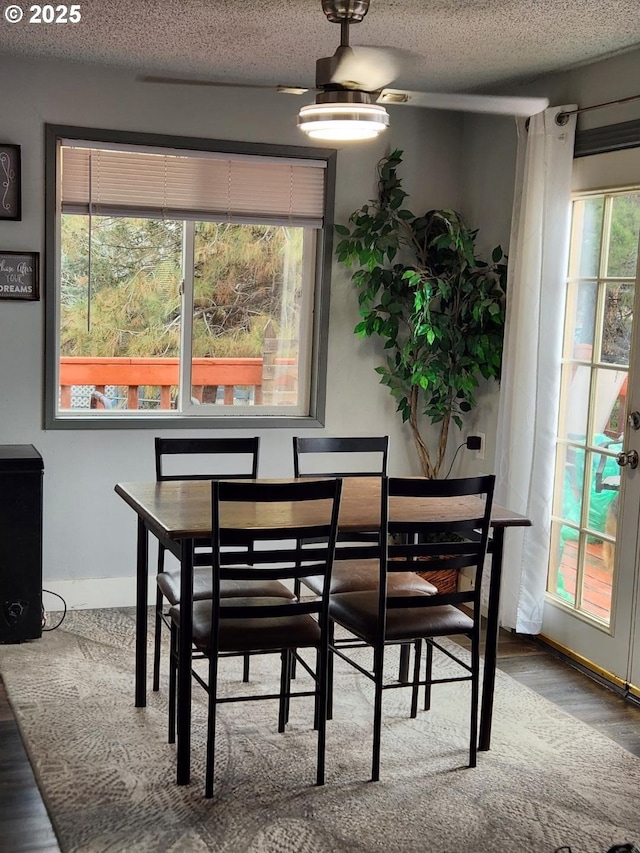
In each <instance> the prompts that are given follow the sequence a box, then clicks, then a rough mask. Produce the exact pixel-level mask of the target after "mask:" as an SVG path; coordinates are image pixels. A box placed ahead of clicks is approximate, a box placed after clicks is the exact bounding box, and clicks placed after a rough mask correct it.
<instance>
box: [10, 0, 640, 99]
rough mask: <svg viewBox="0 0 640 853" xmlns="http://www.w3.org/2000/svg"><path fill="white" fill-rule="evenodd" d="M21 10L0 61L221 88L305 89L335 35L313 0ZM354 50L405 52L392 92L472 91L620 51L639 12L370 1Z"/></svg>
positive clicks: (632, 37) (605, 2) (628, 1)
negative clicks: (38, 18)
mask: <svg viewBox="0 0 640 853" xmlns="http://www.w3.org/2000/svg"><path fill="white" fill-rule="evenodd" d="M9 2H10V0H3V2H2V3H1V4H0V12H4V11H5V9H6V8H7V6H8V5H9ZM17 5H19V6H20V7H21V8H22V9H23V10H24V11H25V16H24V18H23V20H22V21H21V22H20V23H15V24H8V23H6V22H5V21H4V20H1V21H0V54H13V55H16V54H17V55H23V56H30V57H33V56H36V57H51V58H59V59H70V60H79V61H83V62H91V63H98V64H104V65H112V66H119V67H121V68H128V69H131V70H132V71H135V72H137V73H140V72H143V73H153V74H163V75H171V76H189V77H195V78H202V79H209V80H215V81H221V82H223V81H225V82H253V83H261V84H265V83H268V84H276V83H283V84H290V85H294V84H298V85H312V84H313V81H314V75H315V59H316V58H318V57H320V56H328V55H331V54H332V53H333V52H334V50H335V48H336V46H337V45H338V43H339V38H340V29H339V27H338V26H336V25H335V24H330V23H329V22H328V21H327V20H326V18H325V16H324V14H323V13H322V10H321V5H320V0H274V2H266V0H81V2H80V7H81V12H82V21H81V23H79V24H75V25H73V24H48V25H47V24H33V23H28V21H27V19H28V17H29V11H28V9H29V6H30V5H31V4H30V2H27V0H17ZM351 43H352V44H353V45H358V44H362V45H381V46H390V47H395V48H401V49H404V50H406V51H409V55H408V57H406V58H405V61H404V62H403V65H402V71H401V73H400V75H399V77H398V79H397V81H396V83H395V84H394V85H396V86H402V87H406V88H414V89H420V90H423V91H434V92H438V91H447V90H450V91H464V90H468V91H474V90H477V89H482V88H483V87H491V86H495V85H499V84H504V83H505V82H507V83H509V82H513V83H515V82H517V81H519V80H527V79H531V78H534V77H537V76H539V75H541V74H544V73H546V72H550V71H555V70H558V69H561V68H567V67H570V66H574V65H578V64H583V63H585V62H589V61H593V60H596V59H600V58H602V57H605V56H610V55H613V54H615V53H618V52H620V51H623V50H625V49H628V48H629V47H631V46H633V45H635V44H638V43H640V14H638V0H372V3H371V9H370V11H369V14H368V15H367V17H366V18H365V19H364V21H363V22H362V23H361V24H357V25H355V26H353V27H352V28H351Z"/></svg>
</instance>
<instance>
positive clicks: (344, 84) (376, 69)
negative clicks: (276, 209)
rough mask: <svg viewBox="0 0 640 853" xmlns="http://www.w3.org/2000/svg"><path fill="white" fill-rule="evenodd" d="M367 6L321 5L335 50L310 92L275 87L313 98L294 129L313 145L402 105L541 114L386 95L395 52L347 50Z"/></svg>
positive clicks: (356, 132)
mask: <svg viewBox="0 0 640 853" xmlns="http://www.w3.org/2000/svg"><path fill="white" fill-rule="evenodd" d="M369 4H370V0H322V10H323V12H324V13H325V15H326V16H327V19H328V20H329V21H331V22H332V23H336V24H340V45H339V46H338V48H337V50H336V52H335V53H334V54H333V56H325V57H322V58H321V59H318V60H317V61H316V85H315V88H313V89H310V88H305V87H302V86H277V91H278V92H281V93H283V94H289V95H303V94H305V93H307V92H310V91H313V92H317V93H318V94H317V95H316V101H315V103H314V104H310V105H308V106H304V107H302V108H301V110H300V112H299V115H298V127H300V129H301V130H303V131H305V133H307V134H308V135H309V136H311V137H313V138H315V139H331V140H347V139H352V140H355V139H368V138H373V137H375V136H377V135H378V134H379V133H380V132H381V131H383V130H384V129H385V128H386V127H388V125H389V115H388V113H387V111H386V109H385V107H384V105H385V104H407V105H408V106H415V107H427V108H430V109H442V110H458V111H461V112H479V113H494V114H502V115H516V116H517V115H519V116H531V115H534V114H535V113H538V112H541V111H542V110H544V109H546V107H547V106H548V105H549V102H548V100H547V99H546V98H534V97H509V96H502V95H465V94H445V93H429V92H410V91H406V90H404V89H391V88H389V84H390V83H391V82H393V80H394V79H395V78H396V77H397V76H398V72H399V62H398V56H399V53H400V52H399V51H394V50H392V49H385V48H372V47H356V48H352V47H351V46H350V45H349V27H350V26H351V25H352V24H357V23H360V22H361V21H362V19H363V18H364V17H365V15H366V14H367V12H368V11H369ZM141 79H142V80H144V81H145V82H150V83H178V84H187V85H195V86H234V87H240V88H272V87H271V86H264V85H261V84H251V83H222V82H213V81H207V80H188V79H180V78H173V77H154V76H146V77H143V78H141Z"/></svg>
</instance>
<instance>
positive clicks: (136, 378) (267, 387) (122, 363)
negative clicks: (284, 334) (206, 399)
mask: <svg viewBox="0 0 640 853" xmlns="http://www.w3.org/2000/svg"><path fill="white" fill-rule="evenodd" d="M191 381H192V391H191V393H192V396H193V397H195V398H196V399H197V400H199V402H202V401H203V393H204V389H205V388H212V389H214V391H213V400H215V395H216V393H217V389H218V388H219V387H220V386H222V387H223V388H224V403H225V405H233V401H234V390H235V388H236V387H239V386H240V387H247V386H249V387H251V388H253V389H254V403H255V405H262V404H266V405H270V404H272V403H274V402H276V400H275V399H273V398H274V395H277V403H278V404H280V405H282V404H284V405H287V404H289V405H291V404H294V403H296V402H297V364H296V360H295V359H293V358H269V356H265V358H264V359H263V358H194V359H193V363H192V369H191ZM178 384H179V362H178V359H177V358H97V357H75V356H74V357H70V356H63V357H61V358H60V407H61V408H62V409H70V408H71V386H73V385H85V386H93V387H94V388H95V391H96V392H97V394H96V395H95V396H94V400H99V399H100V396H101V395H102V394H104V389H105V386H107V385H117V386H119V387H125V388H127V408H128V409H137V408H138V399H139V396H138V391H139V388H140V387H141V386H152V387H158V388H160V408H161V409H170V408H171V387H172V386H174V387H176V386H178ZM92 405H93V402H92ZM96 405H97V406H101V404H100V403H96Z"/></svg>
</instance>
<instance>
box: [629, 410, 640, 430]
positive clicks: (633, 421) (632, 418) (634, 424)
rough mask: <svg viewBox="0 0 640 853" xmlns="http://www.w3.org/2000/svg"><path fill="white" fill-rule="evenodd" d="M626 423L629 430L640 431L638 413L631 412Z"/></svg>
mask: <svg viewBox="0 0 640 853" xmlns="http://www.w3.org/2000/svg"><path fill="white" fill-rule="evenodd" d="M627 423H628V424H629V426H630V427H631V429H640V412H631V414H630V415H629V417H628V418H627Z"/></svg>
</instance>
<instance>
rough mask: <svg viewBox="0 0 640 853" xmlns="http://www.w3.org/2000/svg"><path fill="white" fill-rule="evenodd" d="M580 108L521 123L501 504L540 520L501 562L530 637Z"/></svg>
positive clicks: (537, 612)
mask: <svg viewBox="0 0 640 853" xmlns="http://www.w3.org/2000/svg"><path fill="white" fill-rule="evenodd" d="M572 109H575V106H573V105H565V106H562V107H551V108H549V109H547V110H545V111H544V112H542V113H539V114H538V115H535V116H532V118H531V119H530V120H529V122H528V129H527V126H526V124H525V120H524V119H517V125H518V159H517V166H516V185H515V198H514V208H513V220H512V229H511V239H510V243H509V277H508V282H507V318H506V329H505V349H504V355H503V372H502V381H501V392H500V409H499V416H498V436H497V449H496V472H497V487H496V501H497V503H500V504H502V505H503V506H507V507H509V508H510V509H513V510H515V511H516V512H519V513H522V514H523V515H527V516H528V517H529V518H530V519H531V522H532V527H530V528H513V529H510V530H508V532H507V534H506V536H505V551H504V560H503V578H502V593H501V601H502V605H501V616H500V621H501V624H502V625H504V626H505V627H507V628H515V629H516V631H518V632H521V633H525V634H537V633H539V631H540V627H541V625H542V610H543V605H544V593H545V586H546V577H547V561H548V555H549V538H550V526H551V524H550V516H551V499H552V491H553V471H554V450H555V447H554V439H555V435H556V424H557V417H558V395H559V388H560V357H561V352H562V334H563V322H564V302H565V277H566V272H567V262H568V251H569V228H570V213H571V201H570V199H571V170H572V161H573V146H574V137H575V124H576V117H575V115H572V116H570V117H569V119H568V121H567V122H566V124H558V122H557V121H556V118H557V117H558V115H559V114H560V113H563V112H564V111H566V110H572Z"/></svg>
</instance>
